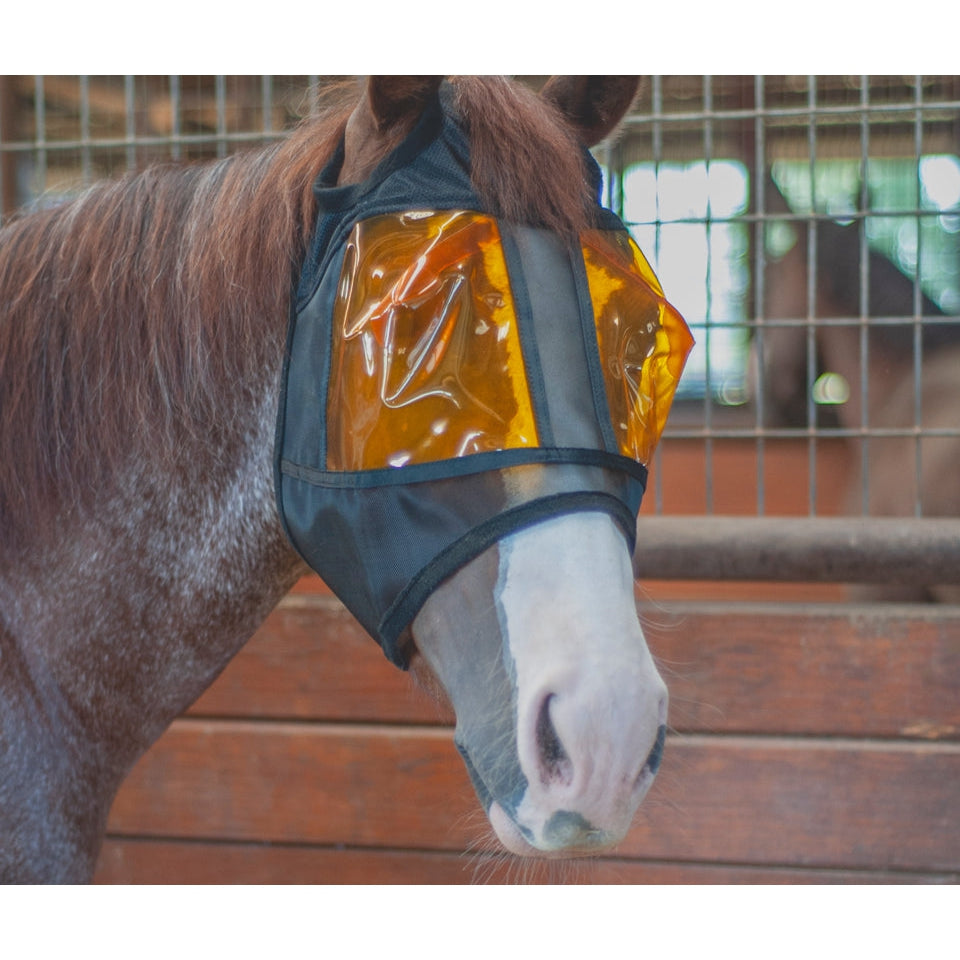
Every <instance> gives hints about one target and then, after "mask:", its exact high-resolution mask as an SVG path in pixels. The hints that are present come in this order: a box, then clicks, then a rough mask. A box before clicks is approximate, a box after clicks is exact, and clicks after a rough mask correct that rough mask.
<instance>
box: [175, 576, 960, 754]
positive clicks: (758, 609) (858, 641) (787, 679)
mask: <svg viewBox="0 0 960 960" xmlns="http://www.w3.org/2000/svg"><path fill="white" fill-rule="evenodd" d="M640 610H641V614H642V615H643V617H644V621H645V629H646V632H647V637H648V641H649V643H650V648H651V650H652V651H653V652H654V654H655V655H656V657H657V658H658V661H659V663H660V665H661V669H662V671H663V673H664V676H665V679H666V680H667V683H668V685H669V687H670V692H671V723H672V725H673V726H674V728H675V729H677V730H681V731H684V732H714V733H721V732H729V733H745V732H750V733H771V734H781V733H787V734H805V735H824V736H828V735H829V736H837V735H840V736H882V737H892V736H909V737H931V738H936V737H940V738H953V739H957V738H960V697H958V696H957V691H958V690H960V609H958V608H955V607H935V606H923V605H917V606H913V605H903V606H888V607H883V606H877V605H874V606H872V607H862V606H845V605H844V606H836V607H834V606H831V607H817V608H811V607H810V606H801V605H792V606H788V605H783V604H781V605H772V604H770V605H749V606H748V605H744V604H671V605H670V606H669V607H668V608H666V609H664V608H662V607H660V608H658V609H657V610H656V611H655V612H653V611H651V610H650V608H649V607H647V606H645V605H644V604H643V603H642V602H641V604H640ZM190 713H191V714H192V715H194V716H207V717H243V716H245V717H271V718H278V719H310V720H347V721H374V722H400V723H434V724H435V723H451V722H452V716H451V715H450V714H449V713H448V712H446V711H444V710H443V709H441V708H440V707H439V706H438V705H437V704H436V703H435V702H434V701H432V700H431V699H430V698H429V697H428V696H427V695H426V694H424V693H423V692H421V691H420V690H418V689H417V688H416V687H415V686H414V685H413V684H412V683H411V681H410V678H409V677H407V676H406V675H405V674H403V673H402V672H401V671H399V670H397V669H396V668H395V667H393V666H392V665H391V664H390V663H388V662H387V660H386V658H385V657H384V656H383V655H382V653H381V652H380V650H379V648H378V647H377V646H376V644H374V642H373V641H372V640H371V639H370V638H369V637H368V636H367V635H366V634H365V633H364V632H363V630H362V629H361V628H360V626H359V625H358V624H357V622H356V621H355V620H354V619H353V617H351V616H350V615H349V614H348V613H347V612H346V611H345V610H344V609H343V607H342V606H341V605H340V604H339V603H338V602H337V601H336V600H334V599H333V598H332V597H330V596H305V595H292V596H290V597H288V598H287V599H286V600H285V601H284V602H283V603H282V604H281V605H280V607H279V608H278V609H277V610H276V611H274V613H273V614H272V615H271V616H270V618H269V619H268V620H267V622H266V623H265V624H264V626H263V627H262V628H261V630H260V631H259V632H258V634H257V635H256V636H255V637H254V638H253V639H252V640H251V641H250V643H249V644H248V645H247V646H246V648H245V649H244V650H243V651H242V652H241V653H240V655H239V656H237V657H236V658H235V659H234V661H233V662H232V663H231V664H230V665H229V666H228V667H227V669H226V670H225V671H224V673H223V674H222V676H221V677H220V678H219V679H218V681H217V682H216V683H215V684H214V685H213V687H211V688H210V690H209V691H208V692H207V693H206V694H205V695H204V696H203V697H202V698H201V699H200V700H199V701H198V702H197V703H196V704H195V705H194V707H193V708H192V709H191V711H190Z"/></svg>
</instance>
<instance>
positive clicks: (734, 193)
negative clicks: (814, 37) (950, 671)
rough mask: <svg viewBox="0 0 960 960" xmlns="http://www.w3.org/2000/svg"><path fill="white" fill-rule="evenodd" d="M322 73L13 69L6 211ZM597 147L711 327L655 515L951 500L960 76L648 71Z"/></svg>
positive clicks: (959, 452) (199, 140) (0, 196)
mask: <svg viewBox="0 0 960 960" xmlns="http://www.w3.org/2000/svg"><path fill="white" fill-rule="evenodd" d="M330 79H331V78H327V77H319V76H315V77H307V76H299V77H279V76H277V77H274V76H262V77H250V76H216V77H188V76H170V77H157V76H136V77H135V76H125V77H115V76H111V77H95V76H89V77H54V76H45V77H44V76H37V77H3V78H0V222H2V218H9V216H10V215H11V214H13V212H14V210H16V209H17V208H21V207H29V206H30V205H35V204H47V203H54V202H57V201H59V200H60V199H62V198H64V197H66V196H69V195H70V194H71V193H73V192H75V191H77V190H79V189H82V188H83V187H84V186H86V185H88V184H89V183H91V182H92V181H94V180H96V179H98V178H100V177H103V176H115V175H118V174H120V173H122V172H124V171H126V170H131V169H136V168H140V167H143V166H144V165H146V164H149V163H153V162H157V161H169V160H196V159H203V158H214V157H222V156H224V155H226V154H227V153H229V152H230V151H233V150H238V149H245V148H247V147H249V146H251V145H256V144H258V143H261V142H265V141H268V140H271V139H273V138H276V137H278V136H282V135H283V133H284V131H285V130H288V129H289V128H290V127H291V126H292V125H293V124H295V123H296V122H297V121H298V120H299V119H300V118H301V117H303V116H306V115H309V114H310V113H312V112H314V111H316V109H317V106H318V97H319V96H320V92H321V91H322V88H323V86H324V84H325V83H327V82H328V81H329V80H330ZM542 80H543V78H527V82H529V83H530V84H531V85H532V86H535V87H536V86H538V85H539V83H541V82H542ZM596 152H597V156H598V159H599V160H600V162H601V164H602V166H603V168H604V171H605V177H606V183H605V192H606V200H607V202H608V203H610V204H611V205H612V206H614V208H615V209H617V211H618V212H619V213H620V214H621V215H622V216H623V217H624V219H625V220H626V221H627V222H628V224H629V225H630V227H631V229H632V230H633V232H634V234H635V236H636V237H637V239H638V241H639V242H640V245H641V246H642V247H643V248H644V250H645V252H646V253H647V254H648V256H649V258H650V259H651V261H652V262H653V264H654V266H655V268H656V269H657V270H658V273H659V274H660V277H661V280H662V281H663V284H664V287H665V289H666V291H667V294H668V296H669V297H670V298H671V300H673V301H674V302H675V303H676V305H677V306H678V307H679V308H680V309H681V311H682V312H684V313H685V315H686V317H687V320H688V322H689V323H690V324H691V327H692V328H693V330H694V334H695V336H696V337H697V341H698V343H697V346H696V348H695V350H694V353H693V354H692V355H691V360H690V363H689V364H688V369H687V372H686V374H685V377H684V381H683V384H682V386H681V391H680V396H679V398H678V400H677V402H676V404H675V409H674V412H673V415H672V417H671V422H670V424H669V426H668V429H667V432H666V435H665V436H664V439H663V441H662V444H661V447H660V449H659V451H658V453H657V456H656V459H655V461H654V463H653V465H652V470H651V489H650V490H649V491H648V495H647V502H646V503H645V506H644V515H648V514H651V513H657V514H660V515H662V516H664V517H670V516H671V515H679V514H684V515H692V516H702V515H705V514H706V515H710V514H715V515H722V514H730V513H734V514H738V515H741V516H744V517H745V520H744V522H746V517H747V516H753V517H757V518H767V517H770V518H775V517H777V516H781V515H788V514H800V515H806V516H808V517H811V518H813V517H819V518H825V517H830V516H835V517H855V516H861V517H883V516H898V517H903V518H909V517H913V518H917V519H921V518H929V517H944V518H948V517H957V516H960V471H958V469H957V468H958V466H960V316H958V314H960V78H958V77H952V76H911V77H903V76H895V77H885V76H827V77H817V76H806V77H790V76H780V77H764V76H757V77H736V76H722V77H710V76H704V77H691V76H655V77H651V78H648V79H647V80H646V81H645V82H644V85H643V87H642V90H641V93H640V95H639V97H638V100H637V103H636V104H635V107H634V110H633V111H632V113H631V115H630V116H629V117H628V119H627V121H626V123H625V126H624V129H623V131H622V132H621V135H620V136H619V137H618V138H617V139H616V140H614V141H612V142H609V143H606V144H603V145H601V146H600V147H599V148H598V149H597V151H596ZM691 464H693V465H694V466H693V467H692V466H691ZM692 470H694V471H695V472H696V473H697V474H698V476H697V478H696V483H695V486H696V490H695V491H694V492H693V493H689V492H688V493H685V494H684V496H685V497H686V499H683V498H681V496H680V493H679V491H681V490H686V489H687V487H688V486H689V485H690V482H691V478H690V473H691V471H692ZM788 488H789V489H790V490H792V491H793V492H792V493H791V495H790V496H791V497H792V499H791V498H790V497H786V495H785V491H786V490H787V489H788ZM794 488H795V489H794ZM731 491H732V492H731ZM738 491H739V493H738ZM744 491H746V492H744ZM735 494H736V495H735ZM678 522H680V521H678ZM684 525H686V526H689V523H688V522H687V521H683V522H682V524H681V527H682V526H684ZM695 526H696V525H695V524H694V527H695ZM681 527H677V528H676V529H678V530H680V529H681ZM788 528H790V529H796V528H794V527H792V526H791V525H790V524H787V525H786V526H785V527H784V528H783V530H784V534H783V535H784V536H787V535H788V533H787V532H786V531H787V530H788ZM882 528H883V525H882V524H881V525H879V526H878V527H877V529H878V530H879V529H882ZM701 529H703V530H705V529H706V527H704V526H702V525H701ZM755 529H756V531H757V536H758V537H760V536H762V535H764V530H765V529H766V528H762V527H760V526H758V527H756V528H755ZM821 529H825V528H821ZM835 529H836V530H840V529H841V528H840V527H836V528H835ZM900 529H901V530H902V529H907V528H905V527H901V528H900ZM910 529H912V530H913V531H914V534H915V535H916V536H917V537H921V538H922V537H924V536H927V534H925V533H923V531H924V530H929V529H930V527H929V525H924V524H922V523H921V524H915V525H914V526H912V527H910ZM826 535H827V534H826V533H824V536H826ZM890 549H891V551H894V550H895V548H894V546H893V545H892V543H891V546H890ZM891 555H893V554H891ZM720 565H721V563H720V561H719V560H718V562H717V567H716V569H717V571H719V569H720ZM958 579H960V578H958Z"/></svg>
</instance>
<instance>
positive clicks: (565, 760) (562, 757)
mask: <svg viewBox="0 0 960 960" xmlns="http://www.w3.org/2000/svg"><path fill="white" fill-rule="evenodd" d="M553 698H554V694H549V695H548V696H546V697H544V698H543V703H542V704H541V705H540V713H539V714H538V715H537V750H538V753H539V756H540V779H541V780H542V781H543V783H544V784H545V785H546V784H550V783H565V784H566V783H570V782H571V781H572V780H573V763H572V761H571V760H570V757H569V756H568V755H567V751H566V750H564V748H563V743H562V742H561V740H560V736H559V735H558V733H557V729H556V727H555V726H554V725H553V720H552V719H551V717H550V703H551V701H552V700H553Z"/></svg>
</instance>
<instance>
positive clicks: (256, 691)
mask: <svg viewBox="0 0 960 960" xmlns="http://www.w3.org/2000/svg"><path fill="white" fill-rule="evenodd" d="M189 712H190V713H191V714H193V715H195V716H227V717H229V716H247V717H277V718H295V719H319V720H333V719H336V720H347V721H352V720H374V721H378V722H384V723H386V722H392V721H399V722H404V723H417V722H421V723H432V724H436V723H443V722H452V716H451V715H450V714H449V713H448V712H446V711H445V710H444V709H443V708H441V707H440V706H439V705H438V704H437V702H436V701H434V700H433V699H431V698H430V697H429V696H428V695H427V694H426V693H424V692H423V691H422V690H420V689H419V688H418V687H416V686H415V684H413V683H412V682H411V680H410V677H409V676H408V675H407V674H405V673H403V672H402V671H400V670H398V669H397V668H396V667H395V666H393V664H391V663H390V662H389V661H388V660H387V658H386V657H385V656H384V655H383V652H382V651H381V650H380V648H379V646H377V644H376V643H375V642H374V641H373V640H372V639H371V638H370V637H369V636H368V635H367V633H366V632H365V631H364V630H363V628H362V627H361V626H360V625H359V624H358V623H357V621H356V620H355V619H354V618H353V617H352V616H351V615H350V614H349V613H348V612H347V611H346V609H345V608H344V607H343V605H342V604H341V603H340V602H339V601H338V600H335V599H334V598H333V597H332V596H329V595H326V596H324V595H318V596H300V595H296V594H294V595H290V596H288V597H287V598H286V599H285V600H284V601H283V603H281V604H280V606H279V607H278V608H277V609H276V610H274V612H273V613H272V614H271V615H270V617H269V618H268V619H267V621H266V622H265V623H264V624H263V626H262V627H261V628H260V630H259V631H258V632H257V634H256V635H255V636H254V637H253V638H252V639H251V640H250V642H249V643H248V644H247V645H246V647H244V649H243V650H242V651H241V653H240V654H239V655H238V656H237V657H235V658H234V660H233V661H232V662H231V663H230V664H229V665H228V666H227V668H226V670H224V672H223V673H222V674H221V675H220V677H219V678H218V679H217V681H216V683H215V684H214V685H213V686H212V687H210V689H209V690H208V691H207V692H206V693H205V694H204V695H203V696H202V697H201V698H200V699H199V700H198V701H197V702H196V703H195V704H194V705H193V707H192V708H191V709H190V711H189Z"/></svg>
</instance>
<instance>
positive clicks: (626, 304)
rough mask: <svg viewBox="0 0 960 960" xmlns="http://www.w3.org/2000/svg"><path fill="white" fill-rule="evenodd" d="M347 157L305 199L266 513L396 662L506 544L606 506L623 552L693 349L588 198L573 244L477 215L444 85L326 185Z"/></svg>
mask: <svg viewBox="0 0 960 960" xmlns="http://www.w3.org/2000/svg"><path fill="white" fill-rule="evenodd" d="M585 154H586V157H585V161H586V165H587V169H588V171H589V175H590V177H591V178H592V180H593V184H592V186H594V187H595V188H596V191H597V193H599V186H600V171H599V169H598V167H597V165H596V163H595V162H594V161H593V159H592V157H590V155H589V153H586V151H585ZM342 162H343V145H342V144H341V146H340V149H339V150H338V152H337V153H336V154H335V155H334V156H333V158H332V159H331V161H330V162H329V164H328V165H327V167H326V168H325V169H324V171H323V172H322V173H321V174H320V176H319V178H318V180H317V183H316V185H315V187H314V193H315V196H316V199H317V202H318V208H319V213H318V220H317V224H316V229H315V233H314V237H313V241H312V244H311V249H310V252H309V255H308V257H307V260H306V262H305V264H304V267H303V270H302V273H301V276H300V281H299V284H298V286H297V290H296V296H295V298H294V306H293V310H292V317H291V322H290V328H289V333H288V343H287V356H286V361H285V365H284V373H283V384H282V394H281V400H280V411H279V421H278V426H277V441H276V448H275V474H276V490H277V501H278V504H279V510H280V516H281V517H282V520H283V523H284V526H285V529H286V531H287V535H288V536H289V537H290V540H291V541H292V543H293V544H294V546H295V547H296V549H297V550H298V551H299V553H300V554H301V555H302V556H303V558H304V559H305V560H306V561H307V563H308V564H309V565H310V566H311V567H312V568H313V569H314V570H315V571H316V572H317V573H318V574H319V575H320V576H321V577H322V578H323V579H324V580H325V581H326V583H327V584H328V586H329V587H330V588H331V589H332V590H333V591H334V593H336V594H337V595H338V596H339V597H340V599H341V600H342V601H343V603H344V604H345V605H346V606H347V608H348V609H349V610H350V611H351V612H352V613H353V614H354V616H355V617H356V618H357V619H358V620H359V621H360V623H361V624H362V625H363V626H364V628H365V629H366V630H367V631H368V632H369V633H370V634H371V635H372V636H373V637H375V638H376V639H377V640H378V641H379V642H380V644H381V646H382V647H383V650H384V652H385V653H386V655H387V657H388V658H389V659H390V660H391V661H393V662H394V663H396V664H397V665H399V666H405V665H406V660H407V657H406V653H405V650H404V647H405V643H404V640H405V634H406V632H407V628H408V627H409V624H410V623H411V621H412V620H413V618H414V617H415V616H416V614H417V612H418V611H419V609H420V607H421V606H422V605H423V603H424V601H425V600H426V599H427V597H428V596H429V595H430V594H431V593H432V592H433V590H434V589H435V588H436V587H437V586H438V585H439V584H440V583H441V582H442V581H443V580H445V579H446V578H447V577H448V576H450V575H451V574H452V573H453V572H455V571H456V570H457V569H458V568H460V567H461V566H463V565H464V564H465V563H467V562H468V561H469V560H471V559H473V558H474V557H476V556H477V555H479V554H480V553H481V552H482V551H483V550H485V549H486V548H487V547H489V546H491V545H492V544H493V543H494V542H496V541H497V540H499V539H501V538H502V537H504V536H505V535H507V534H509V533H511V532H513V531H515V530H517V529H519V528H521V527H524V526H528V525H530V524H533V523H536V522H537V521H539V520H542V519H545V518H547V517H550V516H554V515H557V514H563V513H569V512H572V511H580V510H601V511H605V512H607V513H609V514H611V515H612V516H613V517H614V518H615V519H616V520H617V521H618V522H619V523H620V525H621V526H622V527H623V532H624V535H625V536H626V537H627V540H628V541H629V544H630V548H631V550H632V549H633V544H634V537H635V523H636V515H637V511H638V509H639V507H640V500H641V497H642V495H643V492H644V488H645V485H646V478H647V470H646V466H645V464H646V462H647V461H648V459H649V457H650V455H651V453H652V451H653V448H654V446H655V444H656V442H657V440H658V439H659V436H660V433H661V431H662V429H663V426H664V423H665V421H666V418H667V413H668V412H669V408H670V404H671V402H672V399H673V394H674V390H675V388H676V384H677V381H678V380H679V378H680V375H681V372H682V370H683V366H684V363H685V361H686V357H687V354H688V353H689V351H690V348H691V347H692V345H693V340H692V337H691V336H690V332H689V330H688V329H687V326H686V324H685V323H684V321H683V319H682V318H681V317H680V315H679V314H678V313H677V312H676V311H675V310H674V309H673V308H672V307H671V306H670V305H669V304H668V303H667V302H666V300H665V299H664V297H663V292H662V290H661V288H660V285H659V283H658V282H657V279H656V277H655V275H654V274H653V271H652V270H651V269H650V267H649V266H648V265H647V263H646V261H645V260H644V258H643V255H642V254H641V253H640V251H639V249H638V248H637V246H636V245H635V243H634V242H633V240H632V239H631V238H630V236H629V234H628V233H627V230H626V228H625V227H624V225H623V223H622V222H621V221H620V220H619V218H617V217H616V216H615V215H614V214H613V213H611V212H610V211H609V210H606V209H604V208H603V207H602V206H601V205H600V204H599V203H598V204H597V206H596V208H595V215H594V221H595V224H594V226H595V229H591V230H589V231H587V232H585V233H584V234H582V235H581V236H580V237H579V238H567V237H562V236H559V235H557V234H555V233H550V232H548V231H546V230H544V229H542V228H538V227H536V226H529V225H522V224H515V223H507V222H504V221H502V220H498V219H497V218H496V217H494V216H492V215H491V214H490V213H489V212H487V211H485V210H484V205H483V204H482V202H481V200H480V199H479V197H478V196H477V194H476V192H475V191H474V188H473V187H472V185H471V182H470V177H469V170H470V157H469V144H468V141H467V137H466V135H465V133H464V131H463V129H462V127H461V125H460V123H459V120H458V118H457V117H456V116H455V114H454V111H453V109H452V107H451V105H450V104H449V102H448V98H447V97H446V91H445V90H444V89H441V95H440V96H438V97H437V98H435V99H434V101H433V102H432V103H431V104H430V106H428V107H427V109H426V110H425V111H424V113H423V115H422V116H421V118H420V120H419V122H418V124H417V126H416V127H415V128H414V129H413V131H412V132H411V133H410V134H409V136H408V137H407V138H406V139H405V140H404V141H403V142H402V143H401V144H400V146H399V147H397V148H396V149H395V150H394V151H393V152H392V153H391V154H390V155H389V156H387V158H386V159H385V160H384V161H383V162H382V163H381V164H380V165H379V166H378V167H377V169H376V170H375V171H374V172H373V173H372V174H371V175H370V177H369V178H368V179H367V180H366V181H365V182H363V183H361V184H353V185H348V186H342V187H338V186H336V182H337V178H338V175H339V172H340V167H341V164H342Z"/></svg>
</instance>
